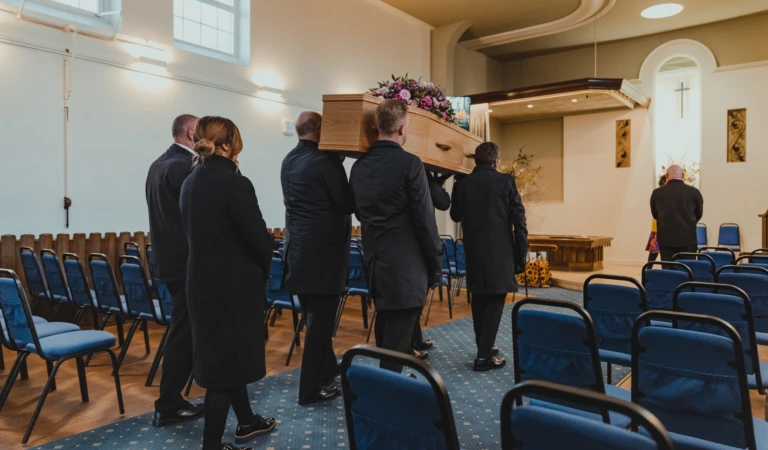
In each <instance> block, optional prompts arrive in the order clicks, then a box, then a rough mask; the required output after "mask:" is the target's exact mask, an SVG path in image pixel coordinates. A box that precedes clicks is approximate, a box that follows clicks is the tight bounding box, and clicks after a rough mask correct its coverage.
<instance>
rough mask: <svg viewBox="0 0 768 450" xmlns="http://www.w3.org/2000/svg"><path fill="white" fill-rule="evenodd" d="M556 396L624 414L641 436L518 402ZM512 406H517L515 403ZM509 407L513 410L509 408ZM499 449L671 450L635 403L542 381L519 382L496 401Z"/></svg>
mask: <svg viewBox="0 0 768 450" xmlns="http://www.w3.org/2000/svg"><path fill="white" fill-rule="evenodd" d="M524 396H525V397H528V396H538V397H548V398H556V399H558V400H561V401H562V402H567V403H570V404H575V405H580V406H581V407H582V408H583V409H586V408H594V409H600V410H608V411H614V412H615V413H618V414H622V415H624V416H627V417H629V418H630V419H631V420H632V422H634V423H635V424H636V425H639V426H641V427H642V428H643V430H644V431H645V433H646V434H647V435H650V436H647V435H646V434H640V433H635V432H632V431H629V430H622V429H620V428H618V427H615V426H611V425H609V424H605V423H600V422H598V421H595V420H589V419H586V418H584V417H580V416H577V415H573V414H566V413H563V412H560V411H554V410H551V409H547V408H542V407H540V406H533V405H523V402H522V399H523V397H524ZM515 405H517V406H515ZM513 406H514V408H513ZM501 448H502V450H523V449H524V450H551V449H556V448H567V449H569V450H614V449H619V448H620V449H622V450H655V449H658V450H662V449H663V450H672V448H673V447H672V440H671V439H670V437H669V434H668V433H667V430H666V429H664V426H663V425H662V424H661V422H659V419H657V418H656V417H655V416H654V415H653V414H651V413H649V412H648V411H647V410H646V409H644V408H641V407H640V406H637V405H635V404H632V403H629V402H626V401H623V400H619V399H616V398H612V397H609V396H607V395H602V394H597V393H595V392H592V391H585V390H583V389H576V388H572V387H568V386H563V385H559V384H555V383H547V382H545V381H525V382H523V383H521V384H518V385H517V386H515V387H513V388H512V390H511V391H509V392H508V393H507V395H505V396H504V400H502V402H501Z"/></svg>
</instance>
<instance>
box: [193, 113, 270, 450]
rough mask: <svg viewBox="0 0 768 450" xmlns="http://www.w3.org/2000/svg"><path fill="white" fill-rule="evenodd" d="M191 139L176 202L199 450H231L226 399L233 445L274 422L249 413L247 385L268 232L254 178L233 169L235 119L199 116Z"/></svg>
mask: <svg viewBox="0 0 768 450" xmlns="http://www.w3.org/2000/svg"><path fill="white" fill-rule="evenodd" d="M194 140H195V142H196V143H195V147H194V150H195V154H196V156H195V168H194V170H193V171H192V174H191V175H190V176H189V177H188V178H187V180H186V181H185V182H184V185H183V186H182V188H181V199H180V206H181V217H182V223H183V224H184V234H185V236H186V238H187V242H188V243H189V260H188V264H187V294H188V299H187V301H188V303H189V319H190V323H191V325H192V339H193V343H194V359H195V366H194V378H195V381H196V382H197V384H199V385H200V386H202V387H204V388H206V389H207V391H206V393H205V426H204V429H203V450H220V449H224V450H233V449H239V448H241V447H237V446H235V445H234V444H229V443H228V444H222V442H221V438H222V436H223V434H224V427H225V425H226V423H227V415H228V413H229V408H230V406H231V407H232V409H233V410H234V411H235V415H236V416H237V422H238V426H237V431H236V432H235V442H236V443H237V444H242V443H246V442H249V441H251V440H252V439H253V438H254V437H256V436H259V435H262V434H266V433H269V432H270V431H272V429H274V428H275V419H271V418H264V417H262V416H260V415H258V414H254V413H253V412H252V410H251V402H250V399H249V397H248V389H247V386H248V384H250V383H254V382H256V381H258V380H260V379H262V378H263V377H264V375H265V374H266V364H265V361H264V358H265V354H264V307H265V299H264V297H265V295H264V286H265V283H266V281H267V279H268V278H269V269H270V265H271V262H272V238H271V236H270V234H269V232H268V231H267V226H266V224H265V223H264V219H263V218H262V215H261V210H260V209H259V202H258V200H257V199H256V192H255V190H254V188H253V184H251V181H250V180H249V179H248V178H246V177H244V176H242V175H240V174H239V173H238V164H237V159H238V156H239V154H240V152H241V151H242V149H243V141H242V138H241V137H240V131H239V130H238V129H237V127H236V126H235V124H234V123H232V121H231V120H229V119H224V118H221V117H203V118H201V119H200V120H199V121H198V123H197V126H196V127H195V132H194ZM243 448H244V449H250V447H243Z"/></svg>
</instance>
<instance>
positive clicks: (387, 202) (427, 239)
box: [350, 141, 441, 310]
mask: <svg viewBox="0 0 768 450" xmlns="http://www.w3.org/2000/svg"><path fill="white" fill-rule="evenodd" d="M350 184H351V186H352V192H353V193H354V195H355V205H356V212H355V214H356V215H357V218H358V220H360V223H361V225H362V229H363V247H364V248H365V251H364V258H365V266H366V273H367V276H368V277H369V279H370V282H371V284H370V287H371V289H372V295H371V296H372V298H373V299H374V301H375V302H376V308H377V309H380V310H396V309H408V308H418V307H423V306H424V304H425V300H426V295H427V285H428V284H429V278H430V275H433V274H438V273H440V251H441V250H440V237H439V235H438V232H437V222H436V221H435V208H434V206H432V199H431V198H430V192H429V187H428V185H427V176H426V173H425V172H424V165H423V163H422V162H421V160H420V159H419V158H418V157H417V156H415V155H412V154H410V153H407V152H406V151H405V150H403V148H402V147H400V146H399V145H398V144H396V143H395V142H392V141H376V142H375V143H374V144H373V146H371V148H370V149H369V150H368V152H367V153H365V154H364V155H363V156H361V157H360V159H358V160H357V161H356V162H355V164H354V166H352V173H351V175H350Z"/></svg>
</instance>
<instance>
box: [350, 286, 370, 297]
mask: <svg viewBox="0 0 768 450" xmlns="http://www.w3.org/2000/svg"><path fill="white" fill-rule="evenodd" d="M347 295H353V296H360V297H367V296H368V289H361V288H347Z"/></svg>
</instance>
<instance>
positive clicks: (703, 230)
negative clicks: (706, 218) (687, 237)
mask: <svg viewBox="0 0 768 450" xmlns="http://www.w3.org/2000/svg"><path fill="white" fill-rule="evenodd" d="M696 244H697V246H696V247H697V248H699V249H702V248H704V247H706V246H707V245H708V239H707V225H705V224H703V223H699V224H696Z"/></svg>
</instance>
